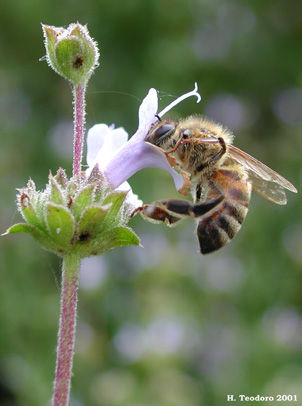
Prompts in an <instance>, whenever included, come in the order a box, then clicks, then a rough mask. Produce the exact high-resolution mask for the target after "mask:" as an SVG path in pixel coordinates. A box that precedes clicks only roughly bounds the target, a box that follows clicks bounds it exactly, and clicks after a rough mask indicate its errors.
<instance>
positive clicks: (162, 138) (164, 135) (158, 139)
mask: <svg viewBox="0 0 302 406" xmlns="http://www.w3.org/2000/svg"><path fill="white" fill-rule="evenodd" d="M175 129H176V123H175V122H173V121H169V120H161V121H158V122H157V123H155V124H154V125H153V126H152V127H151V129H150V131H149V133H148V135H147V137H146V139H145V141H147V142H150V143H151V144H154V145H157V146H158V147H161V146H162V145H163V144H165V143H166V142H168V141H169V140H170V139H171V137H172V136H173V134H174V133H175Z"/></svg>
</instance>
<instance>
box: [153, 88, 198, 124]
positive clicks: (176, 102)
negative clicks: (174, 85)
mask: <svg viewBox="0 0 302 406" xmlns="http://www.w3.org/2000/svg"><path fill="white" fill-rule="evenodd" d="M197 90H198V86H197V83H196V82H195V87H194V90H192V91H191V92H189V93H185V94H183V95H182V96H180V97H178V98H177V99H176V100H174V101H173V102H172V103H170V104H169V105H168V106H167V107H165V108H164V109H163V110H162V111H161V112H160V113H158V114H157V115H158V116H159V117H162V116H163V115H164V114H166V113H167V112H168V111H169V110H171V109H172V108H173V107H174V106H176V105H177V104H178V103H180V102H182V101H183V100H185V99H187V98H188V97H191V96H196V97H197V103H199V102H200V100H201V96H200V94H199V93H198V91H197Z"/></svg>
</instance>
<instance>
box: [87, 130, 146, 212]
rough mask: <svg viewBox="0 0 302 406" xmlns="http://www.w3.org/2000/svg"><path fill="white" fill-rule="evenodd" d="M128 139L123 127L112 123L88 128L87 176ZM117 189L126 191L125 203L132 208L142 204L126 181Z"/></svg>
mask: <svg viewBox="0 0 302 406" xmlns="http://www.w3.org/2000/svg"><path fill="white" fill-rule="evenodd" d="M127 141H128V134H127V132H126V131H125V130H124V128H122V127H119V128H114V125H113V124H112V125H111V126H109V127H108V126H107V125H106V124H96V125H94V126H93V127H91V128H90V130H89V131H88V136H87V164H88V169H87V171H86V174H87V176H88V175H89V174H90V172H91V170H92V169H93V168H94V166H95V165H96V164H97V165H98V168H99V170H100V171H101V172H104V170H105V167H106V165H107V164H108V162H109V161H110V160H111V159H112V157H113V156H114V155H115V153H116V152H117V151H118V150H119V149H120V148H121V147H122V146H123V145H124V144H126V143H127ZM116 190H117V191H128V194H127V197H126V203H128V204H130V205H131V206H133V207H134V208H136V207H139V206H142V204H143V202H142V201H141V200H139V198H138V196H137V195H135V194H134V193H133V192H132V189H131V186H130V185H129V183H128V182H126V181H125V182H123V183H122V184H121V185H119V186H118V187H117V188H116Z"/></svg>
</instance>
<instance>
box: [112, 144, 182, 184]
mask: <svg viewBox="0 0 302 406" xmlns="http://www.w3.org/2000/svg"><path fill="white" fill-rule="evenodd" d="M144 168H159V169H163V170H165V171H167V172H169V173H170V175H171V176H172V177H173V180H174V183H175V186H176V189H177V190H179V189H181V188H182V186H183V184H184V180H183V177H182V176H181V175H180V174H178V173H177V172H176V171H175V170H174V169H173V168H172V167H171V166H170V164H169V162H168V160H167V158H166V156H165V155H164V154H163V153H162V152H160V151H158V150H157V149H155V148H153V147H152V146H151V145H149V144H147V143H145V142H144V141H143V142H142V141H139V140H137V139H135V138H134V137H132V138H131V139H130V141H128V142H127V143H126V144H124V145H123V146H122V147H121V148H120V149H119V151H118V152H117V153H116V154H115V155H114V157H113V158H112V159H111V160H110V162H109V163H108V164H107V165H106V166H105V168H104V173H105V175H106V178H107V180H108V182H109V183H110V184H111V185H112V186H113V187H114V188H117V187H118V186H119V185H121V184H122V183H123V182H124V181H125V180H127V179H128V178H130V177H131V176H132V175H133V174H134V173H136V172H138V171H139V170H141V169H144Z"/></svg>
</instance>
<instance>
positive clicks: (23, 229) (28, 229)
mask: <svg viewBox="0 0 302 406" xmlns="http://www.w3.org/2000/svg"><path fill="white" fill-rule="evenodd" d="M35 231H36V228H35V227H33V226H31V225H30V224H26V223H17V224H14V225H13V226H11V227H10V228H8V229H7V230H6V232H5V233H3V234H2V235H3V236H4V235H8V234H15V233H26V234H30V235H33V234H34V232H35Z"/></svg>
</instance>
